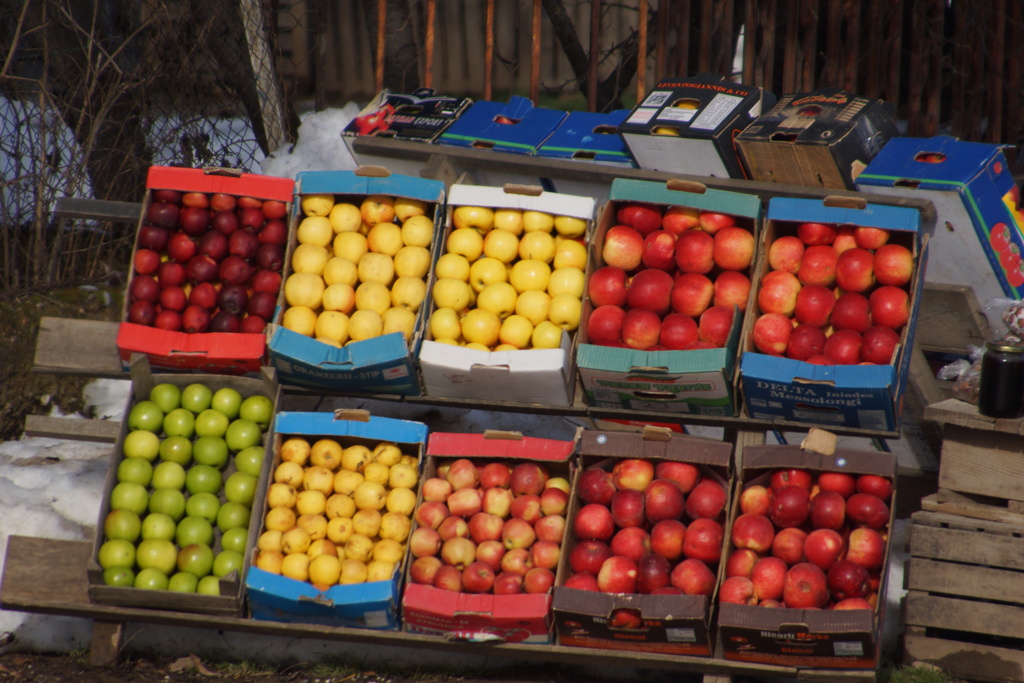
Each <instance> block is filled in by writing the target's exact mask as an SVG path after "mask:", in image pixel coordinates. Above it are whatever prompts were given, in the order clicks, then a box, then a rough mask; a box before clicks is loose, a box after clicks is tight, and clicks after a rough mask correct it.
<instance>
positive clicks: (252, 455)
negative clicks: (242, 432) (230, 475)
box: [229, 445, 266, 477]
mask: <svg viewBox="0 0 1024 683" xmlns="http://www.w3.org/2000/svg"><path fill="white" fill-rule="evenodd" d="M229 448H230V445H229ZM265 456H266V449H265V448H264V447H263V446H249V447H248V448H243V449H242V450H240V451H238V453H237V454H236V455H235V469H236V470H238V471H239V472H245V473H246V474H251V475H252V476H254V477H258V476H260V473H261V472H262V471H263V458H264V457H265Z"/></svg>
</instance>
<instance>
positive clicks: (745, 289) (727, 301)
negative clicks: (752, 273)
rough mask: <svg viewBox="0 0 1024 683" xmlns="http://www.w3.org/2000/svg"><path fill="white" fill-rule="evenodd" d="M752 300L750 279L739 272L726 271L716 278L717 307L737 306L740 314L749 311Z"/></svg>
mask: <svg viewBox="0 0 1024 683" xmlns="http://www.w3.org/2000/svg"><path fill="white" fill-rule="evenodd" d="M749 298H750V278H749V277H747V276H746V275H745V274H744V273H741V272H740V271H738V270H726V271H723V272H721V273H719V274H718V277H716V278H715V295H714V298H713V299H712V303H714V305H715V306H726V307H729V308H732V307H733V306H736V307H737V308H738V309H739V310H740V312H741V313H742V312H743V311H745V310H747V299H749Z"/></svg>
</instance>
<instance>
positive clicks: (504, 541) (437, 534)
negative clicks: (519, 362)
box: [402, 432, 576, 643]
mask: <svg viewBox="0 0 1024 683" xmlns="http://www.w3.org/2000/svg"><path fill="white" fill-rule="evenodd" d="M575 445H576V444H575V443H574V442H573V441H561V440H555V439H540V438H533V437H524V436H522V435H521V434H518V433H512V432H485V433H483V434H450V433H443V432H435V433H433V434H431V435H430V437H429V439H428V442H427V455H428V458H427V463H426V469H425V470H424V477H423V483H422V484H421V486H420V496H419V500H418V502H417V507H416V512H415V514H414V528H413V531H412V535H411V536H410V537H409V552H410V554H411V563H410V565H409V569H408V573H407V577H406V586H405V591H404V593H403V596H402V619H403V622H404V623H403V626H404V629H405V630H406V631H412V632H419V633H433V634H443V635H445V636H447V637H452V638H461V639H468V640H480V641H491V640H501V641H505V642H525V643H550V642H551V631H552V626H551V590H552V586H553V585H554V582H555V569H556V568H557V566H558V561H559V558H560V556H561V552H562V541H563V538H564V536H565V529H566V511H567V508H568V504H569V492H570V486H571V481H572V467H571V458H572V455H573V452H574V450H575Z"/></svg>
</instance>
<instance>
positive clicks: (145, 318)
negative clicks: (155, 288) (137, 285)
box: [128, 300, 156, 327]
mask: <svg viewBox="0 0 1024 683" xmlns="http://www.w3.org/2000/svg"><path fill="white" fill-rule="evenodd" d="M128 322H130V323H135V324H136V325H147V326H149V327H152V326H153V323H154V322H156V305H155V304H154V303H153V302H152V301H141V300H140V301H134V302H132V304H131V305H130V306H129V307H128Z"/></svg>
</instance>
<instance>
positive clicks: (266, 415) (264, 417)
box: [238, 395, 274, 429]
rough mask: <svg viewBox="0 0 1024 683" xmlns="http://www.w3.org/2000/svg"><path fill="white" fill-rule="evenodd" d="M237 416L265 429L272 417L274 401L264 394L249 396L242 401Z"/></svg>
mask: <svg viewBox="0 0 1024 683" xmlns="http://www.w3.org/2000/svg"><path fill="white" fill-rule="evenodd" d="M238 416H239V417H240V418H242V419H243V420H252V421H253V422H255V423H256V424H258V425H259V426H260V428H261V429H267V428H268V427H270V420H271V418H273V417H274V402H273V401H271V400H270V399H269V398H267V397H266V396H260V395H256V396H250V397H249V398H247V399H245V400H244V401H242V405H241V406H240V407H239V409H238Z"/></svg>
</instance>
